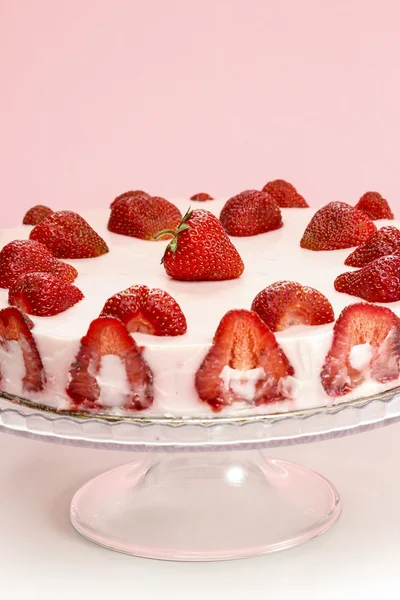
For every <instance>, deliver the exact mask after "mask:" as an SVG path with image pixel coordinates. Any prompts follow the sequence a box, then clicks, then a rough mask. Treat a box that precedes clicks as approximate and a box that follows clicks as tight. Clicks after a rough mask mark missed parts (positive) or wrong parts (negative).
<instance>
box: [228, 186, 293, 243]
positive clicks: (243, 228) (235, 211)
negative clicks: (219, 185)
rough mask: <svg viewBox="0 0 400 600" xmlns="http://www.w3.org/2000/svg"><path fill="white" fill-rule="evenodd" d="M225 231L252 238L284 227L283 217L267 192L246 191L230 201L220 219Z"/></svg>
mask: <svg viewBox="0 0 400 600" xmlns="http://www.w3.org/2000/svg"><path fill="white" fill-rule="evenodd" d="M219 220H220V221H221V223H222V225H223V227H224V228H225V231H226V232H227V233H228V234H229V235H234V236H240V237H243V236H250V235H257V234H259V233H265V232H266V231H273V230H274V229H279V228H280V227H282V225H283V222H282V215H281V211H280V209H279V206H278V205H277V203H276V202H275V200H274V199H273V198H272V197H271V196H270V195H269V194H266V193H265V192H258V191H256V190H246V191H245V192H242V193H241V194H238V195H237V196H234V197H233V198H230V200H228V201H227V202H226V203H225V205H224V207H223V209H222V210H221V214H220V217H219Z"/></svg>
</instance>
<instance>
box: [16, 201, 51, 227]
mask: <svg viewBox="0 0 400 600" xmlns="http://www.w3.org/2000/svg"><path fill="white" fill-rule="evenodd" d="M52 213H53V211H52V210H51V208H49V207H48V206H43V204H36V206H32V208H30V209H29V210H28V212H27V213H26V215H25V216H24V219H23V221H22V222H23V224H24V225H37V224H38V223H40V222H41V221H44V219H45V218H46V217H48V216H49V215H51V214H52Z"/></svg>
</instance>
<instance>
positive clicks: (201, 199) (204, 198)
mask: <svg viewBox="0 0 400 600" xmlns="http://www.w3.org/2000/svg"><path fill="white" fill-rule="evenodd" d="M190 199H191V200H196V201H198V202H206V201H207V200H214V198H213V197H212V196H210V194H206V193H204V192H200V193H199V194H194V195H193V196H191V198H190Z"/></svg>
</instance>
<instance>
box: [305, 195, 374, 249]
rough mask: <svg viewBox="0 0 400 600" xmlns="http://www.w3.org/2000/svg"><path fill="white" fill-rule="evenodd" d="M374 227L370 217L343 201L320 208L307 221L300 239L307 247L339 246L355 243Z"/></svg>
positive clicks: (368, 234)
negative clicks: (308, 221)
mask: <svg viewBox="0 0 400 600" xmlns="http://www.w3.org/2000/svg"><path fill="white" fill-rule="evenodd" d="M374 231H376V226H375V224H374V223H373V221H371V219H370V218H369V217H368V215H366V214H365V213H363V212H362V211H361V210H357V209H356V208H353V207H352V206H350V205H349V204H345V203H344V202H330V203H329V204H327V205H326V206H323V207H322V208H320V209H319V210H318V211H317V212H316V213H315V214H314V216H313V217H312V219H311V221H310V223H309V224H308V225H307V227H306V230H305V232H304V234H303V237H302V239H301V241H300V246H301V247H302V248H307V249H308V250H316V251H320V250H340V249H341V248H351V247H352V246H358V245H359V244H361V243H362V242H363V241H364V240H366V239H367V238H368V237H369V236H370V235H371V234H372V233H374Z"/></svg>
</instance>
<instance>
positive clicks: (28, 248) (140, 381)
mask: <svg viewBox="0 0 400 600" xmlns="http://www.w3.org/2000/svg"><path fill="white" fill-rule="evenodd" d="M398 315H400V222H399V221H396V220H394V217H393V214H392V211H391V209H390V207H389V204H388V202H387V201H386V200H385V199H384V198H382V196H381V195H380V194H378V193H377V192H367V193H366V194H364V195H363V196H362V197H361V198H360V200H359V201H358V202H357V203H354V205H353V206H350V205H349V204H346V203H343V202H331V203H329V204H327V205H326V206H323V207H322V208H320V209H318V210H314V209H312V208H310V207H309V206H308V203H307V201H306V200H305V199H304V197H303V196H301V195H300V194H299V193H298V192H297V190H296V189H295V188H294V187H293V186H292V185H291V184H290V183H288V182H286V181H283V180H275V181H271V182H269V183H267V184H266V186H265V187H264V188H263V190H261V191H258V190H247V191H245V192H242V193H240V194H238V195H236V196H234V197H233V198H230V199H228V200H226V199H213V198H212V197H211V196H210V195H209V194H206V193H203V192H202V193H197V194H194V195H193V196H192V197H191V198H187V199H181V200H174V201H169V200H166V199H164V198H161V197H158V196H151V195H149V194H148V193H146V192H144V191H142V190H137V191H129V192H125V193H124V194H121V195H120V196H118V197H117V198H115V200H113V201H112V203H111V205H110V207H105V208H103V209H100V210H94V211H90V212H87V213H85V214H82V215H80V214H77V213H75V212H72V211H68V210H65V211H57V212H53V210H51V208H49V207H47V206H34V207H32V208H30V209H29V210H28V212H27V213H26V215H25V217H24V218H23V219H22V218H21V225H20V226H18V227H16V228H14V229H8V230H2V231H1V232H0V391H1V392H3V393H5V394H6V395H8V396H9V397H13V398H16V399H18V398H20V399H24V400H25V401H28V402H32V403H34V404H35V405H40V406H43V407H46V408H50V409H53V410H55V411H69V412H75V413H87V414H105V415H113V416H121V415H123V416H126V415H129V416H134V417H140V416H143V417H149V416H156V417H179V418H185V417H201V418H207V417H214V418H215V417H226V416H236V417H240V416H249V415H256V414H259V415H260V414H268V413H283V412H288V411H298V410H306V409H310V408H315V407H323V406H327V405H333V404H339V403H344V402H349V401H352V400H355V399H358V398H364V397H368V396H371V395H374V394H376V393H379V392H382V391H385V390H387V389H389V388H395V387H397V386H399V385H400V319H399V317H398Z"/></svg>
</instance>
